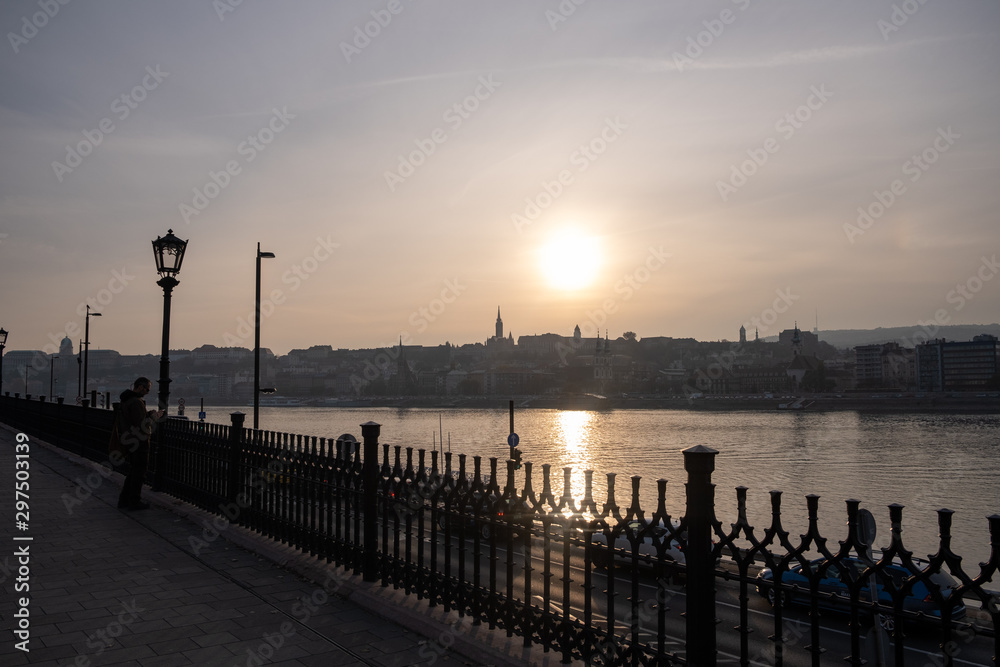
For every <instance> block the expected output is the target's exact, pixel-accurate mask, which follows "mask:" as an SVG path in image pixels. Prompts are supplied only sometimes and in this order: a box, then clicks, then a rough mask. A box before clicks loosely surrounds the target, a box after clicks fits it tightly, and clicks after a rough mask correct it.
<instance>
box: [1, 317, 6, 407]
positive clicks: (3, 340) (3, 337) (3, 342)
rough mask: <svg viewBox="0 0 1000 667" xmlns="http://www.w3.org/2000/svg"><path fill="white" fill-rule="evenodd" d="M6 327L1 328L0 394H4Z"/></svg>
mask: <svg viewBox="0 0 1000 667" xmlns="http://www.w3.org/2000/svg"><path fill="white" fill-rule="evenodd" d="M7 333H8V331H7V330H6V329H0V395H2V394H3V349H4V348H5V347H7Z"/></svg>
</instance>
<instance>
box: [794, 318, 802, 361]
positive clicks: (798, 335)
mask: <svg viewBox="0 0 1000 667" xmlns="http://www.w3.org/2000/svg"><path fill="white" fill-rule="evenodd" d="M792 354H793V355H794V356H796V357H797V356H799V355H800V354H802V332H801V331H799V323H798V322H796V323H795V330H794V331H793V332H792Z"/></svg>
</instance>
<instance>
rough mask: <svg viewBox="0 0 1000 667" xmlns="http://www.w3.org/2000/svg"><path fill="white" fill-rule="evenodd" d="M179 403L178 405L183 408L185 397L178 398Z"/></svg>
mask: <svg viewBox="0 0 1000 667" xmlns="http://www.w3.org/2000/svg"><path fill="white" fill-rule="evenodd" d="M177 405H178V406H179V407H182V408H183V407H184V399H183V398H178V399H177Z"/></svg>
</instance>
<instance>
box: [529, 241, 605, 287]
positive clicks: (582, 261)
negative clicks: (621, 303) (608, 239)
mask: <svg viewBox="0 0 1000 667" xmlns="http://www.w3.org/2000/svg"><path fill="white" fill-rule="evenodd" d="M538 261H539V263H540V266H541V270H542V273H543V274H544V275H545V278H546V280H547V281H548V283H549V285H550V286H551V287H553V288H555V289H560V290H567V291H570V290H578V289H583V288H584V287H588V286H590V284H591V283H593V282H594V279H595V278H596V277H597V272H598V270H599V269H600V266H601V248H600V244H599V243H598V240H597V239H596V238H594V237H592V236H586V235H584V234H580V233H579V232H574V231H566V232H563V233H561V234H559V235H557V236H555V237H553V238H552V240H550V241H549V242H548V243H547V244H546V245H545V246H543V247H542V248H541V249H540V250H539V253H538Z"/></svg>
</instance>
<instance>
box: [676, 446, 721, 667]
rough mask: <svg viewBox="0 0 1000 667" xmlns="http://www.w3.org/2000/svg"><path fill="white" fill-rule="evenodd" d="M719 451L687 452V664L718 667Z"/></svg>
mask: <svg viewBox="0 0 1000 667" xmlns="http://www.w3.org/2000/svg"><path fill="white" fill-rule="evenodd" d="M718 453H719V452H717V451H716V450H714V449H712V448H710V447H705V446H702V445H698V446H696V447H689V448H688V449H685V450H684V452H683V454H684V469H685V470H687V473H688V481H687V484H686V485H685V488H686V490H687V509H686V516H685V519H686V521H687V539H688V546H687V552H686V559H685V560H686V562H687V612H686V614H685V616H686V624H687V647H686V648H687V664H689V665H692V666H693V667H714V665H715V650H716V644H715V574H714V570H715V561H714V559H713V558H712V525H713V523H714V522H715V485H714V484H712V471H714V470H715V455H716V454H718Z"/></svg>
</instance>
